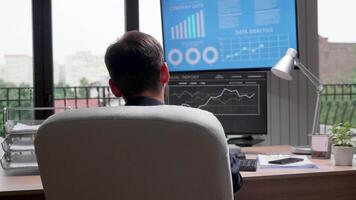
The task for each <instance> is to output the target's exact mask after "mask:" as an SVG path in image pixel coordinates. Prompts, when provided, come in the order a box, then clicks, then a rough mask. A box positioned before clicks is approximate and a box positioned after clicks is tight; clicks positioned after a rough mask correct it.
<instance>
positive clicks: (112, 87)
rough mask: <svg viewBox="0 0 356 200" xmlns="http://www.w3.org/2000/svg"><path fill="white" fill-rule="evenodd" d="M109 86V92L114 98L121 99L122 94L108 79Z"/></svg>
mask: <svg viewBox="0 0 356 200" xmlns="http://www.w3.org/2000/svg"><path fill="white" fill-rule="evenodd" d="M109 85H110V89H111V92H112V93H113V94H114V95H115V96H116V97H122V93H121V92H120V90H119V89H118V88H117V86H116V84H115V82H114V81H113V80H112V79H109Z"/></svg>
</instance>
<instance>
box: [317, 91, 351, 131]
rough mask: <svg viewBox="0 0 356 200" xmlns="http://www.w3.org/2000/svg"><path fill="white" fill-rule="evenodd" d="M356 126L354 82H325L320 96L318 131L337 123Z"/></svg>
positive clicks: (325, 129) (326, 129)
mask: <svg viewBox="0 0 356 200" xmlns="http://www.w3.org/2000/svg"><path fill="white" fill-rule="evenodd" d="M345 122H349V123H350V124H351V125H352V127H354V128H355V127H356V84H327V85H325V89H324V91H323V93H322V96H321V105H320V124H321V126H320V131H321V132H322V133H324V132H327V131H328V129H329V128H330V127H331V126H332V125H334V124H338V123H345Z"/></svg>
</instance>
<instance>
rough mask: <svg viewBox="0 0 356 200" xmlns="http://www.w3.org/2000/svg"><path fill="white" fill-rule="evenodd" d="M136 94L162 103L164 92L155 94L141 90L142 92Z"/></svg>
mask: <svg viewBox="0 0 356 200" xmlns="http://www.w3.org/2000/svg"><path fill="white" fill-rule="evenodd" d="M138 96H142V97H148V98H151V99H155V100H157V101H160V102H162V103H163V104H164V94H163V92H157V94H156V93H154V92H150V91H146V92H143V93H142V94H140V95H138Z"/></svg>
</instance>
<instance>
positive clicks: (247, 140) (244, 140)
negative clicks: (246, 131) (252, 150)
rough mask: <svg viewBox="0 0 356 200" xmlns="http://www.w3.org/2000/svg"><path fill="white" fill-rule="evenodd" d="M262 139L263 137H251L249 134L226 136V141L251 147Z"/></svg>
mask: <svg viewBox="0 0 356 200" xmlns="http://www.w3.org/2000/svg"><path fill="white" fill-rule="evenodd" d="M263 141H264V139H257V138H253V137H252V136H251V135H246V136H234V137H231V138H228V140H227V143H228V144H235V145H237V146H240V147H251V146H254V145H256V144H259V143H261V142H263Z"/></svg>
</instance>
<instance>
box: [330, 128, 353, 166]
mask: <svg viewBox="0 0 356 200" xmlns="http://www.w3.org/2000/svg"><path fill="white" fill-rule="evenodd" d="M330 131H331V134H330V138H331V143H332V149H331V152H332V154H333V155H334V161H335V162H334V164H335V165H339V166H351V165H352V158H353V152H354V144H353V142H352V141H351V139H352V132H351V126H350V124H349V123H341V124H335V125H334V126H333V127H332V128H331V129H330Z"/></svg>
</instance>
